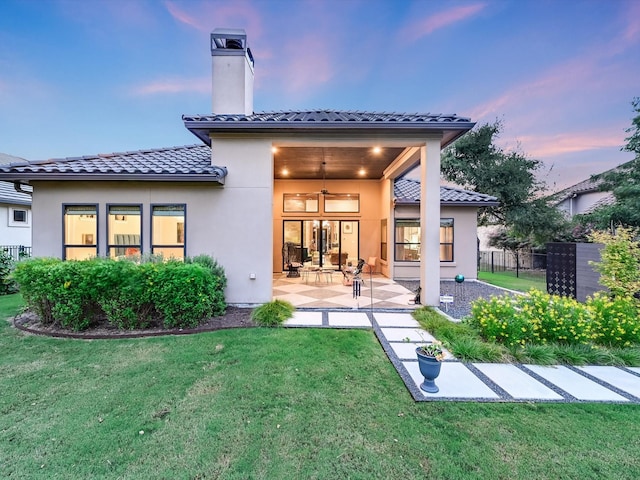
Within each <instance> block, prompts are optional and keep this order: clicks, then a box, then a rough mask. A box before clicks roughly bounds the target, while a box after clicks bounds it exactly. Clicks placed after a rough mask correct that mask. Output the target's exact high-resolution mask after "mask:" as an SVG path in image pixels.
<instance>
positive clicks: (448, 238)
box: [440, 218, 453, 262]
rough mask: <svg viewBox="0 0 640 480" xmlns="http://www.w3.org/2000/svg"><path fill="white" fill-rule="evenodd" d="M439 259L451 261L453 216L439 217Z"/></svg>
mask: <svg viewBox="0 0 640 480" xmlns="http://www.w3.org/2000/svg"><path fill="white" fill-rule="evenodd" d="M440 261H441V262H453V218H441V219H440Z"/></svg>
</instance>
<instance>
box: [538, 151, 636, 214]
mask: <svg viewBox="0 0 640 480" xmlns="http://www.w3.org/2000/svg"><path fill="white" fill-rule="evenodd" d="M632 161H633V160H631V161H630V162H625V163H622V164H620V165H618V166H617V167H614V168H611V169H609V170H606V171H604V172H602V173H599V174H598V175H602V174H604V173H609V172H615V171H616V170H620V169H621V168H623V167H625V166H626V165H627V164H629V163H631V162H632ZM601 183H602V180H601V179H600V178H598V179H596V180H593V179H592V178H588V179H586V180H583V181H581V182H578V183H576V184H575V185H572V186H570V187H567V188H565V189H563V190H560V191H559V192H556V193H554V194H552V195H551V197H553V199H554V201H555V203H556V204H558V203H560V202H562V201H563V200H566V199H568V198H571V197H573V196H574V195H579V194H581V193H590V192H597V191H599V189H600V184H601Z"/></svg>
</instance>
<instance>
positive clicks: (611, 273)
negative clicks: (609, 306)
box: [590, 227, 640, 297]
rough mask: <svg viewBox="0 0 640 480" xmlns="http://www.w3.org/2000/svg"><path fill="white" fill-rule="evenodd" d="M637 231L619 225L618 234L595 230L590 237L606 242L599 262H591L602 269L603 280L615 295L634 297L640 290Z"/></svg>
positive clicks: (601, 277)
mask: <svg viewBox="0 0 640 480" xmlns="http://www.w3.org/2000/svg"><path fill="white" fill-rule="evenodd" d="M637 235H638V231H637V230H636V229H632V228H623V227H618V228H617V229H616V233H615V235H612V234H610V233H608V232H594V233H592V234H591V237H590V238H591V240H592V241H594V242H597V243H602V244H604V248H603V249H602V250H601V251H600V258H601V261H600V262H590V263H591V264H592V265H593V267H594V268H595V269H596V270H597V271H598V272H599V273H600V283H601V284H602V285H604V286H605V287H607V288H608V289H609V291H610V292H611V293H612V294H613V296H614V297H632V296H633V295H634V294H636V293H637V292H639V291H640V244H639V243H638V242H637V241H636V240H635V239H636V237H637Z"/></svg>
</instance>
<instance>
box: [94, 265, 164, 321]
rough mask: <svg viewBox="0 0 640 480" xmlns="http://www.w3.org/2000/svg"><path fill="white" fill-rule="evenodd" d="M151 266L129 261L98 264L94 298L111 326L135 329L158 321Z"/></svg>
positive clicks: (95, 273) (95, 269)
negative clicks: (152, 291) (150, 277)
mask: <svg viewBox="0 0 640 480" xmlns="http://www.w3.org/2000/svg"><path fill="white" fill-rule="evenodd" d="M152 265H153V264H151V263H145V264H142V265H136V264H134V263H132V262H130V261H127V260H120V261H117V262H114V261H111V260H103V261H100V262H97V263H95V267H96V268H94V271H93V272H92V276H93V278H94V281H95V285H96V293H95V295H96V298H97V301H98V304H99V305H100V307H101V308H102V310H103V312H104V314H105V315H106V317H107V320H108V321H109V323H111V324H113V325H114V326H116V327H117V328H120V329H136V328H145V327H148V326H149V325H151V324H153V323H155V322H156V321H157V320H158V313H157V311H156V309H155V305H154V304H153V301H152V299H151V289H150V288H148V287H147V285H148V282H147V279H148V277H149V274H148V272H149V271H150V270H152V268H153V267H152Z"/></svg>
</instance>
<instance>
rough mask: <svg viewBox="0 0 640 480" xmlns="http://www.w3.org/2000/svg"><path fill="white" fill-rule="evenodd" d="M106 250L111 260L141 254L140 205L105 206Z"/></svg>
mask: <svg viewBox="0 0 640 480" xmlns="http://www.w3.org/2000/svg"><path fill="white" fill-rule="evenodd" d="M107 213H108V216H107V238H108V245H107V249H108V252H109V256H110V257H111V258H117V257H123V256H130V255H140V254H141V253H142V242H141V235H140V234H141V232H142V207H141V206H140V205H108V206H107Z"/></svg>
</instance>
